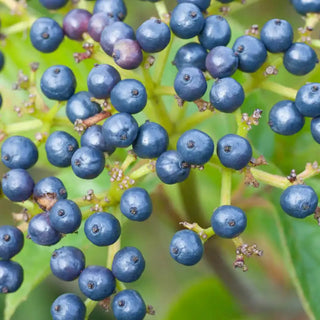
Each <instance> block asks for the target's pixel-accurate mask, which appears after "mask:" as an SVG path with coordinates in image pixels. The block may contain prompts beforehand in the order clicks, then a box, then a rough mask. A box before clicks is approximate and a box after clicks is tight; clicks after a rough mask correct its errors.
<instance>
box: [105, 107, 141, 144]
mask: <svg viewBox="0 0 320 320" xmlns="http://www.w3.org/2000/svg"><path fill="white" fill-rule="evenodd" d="M138 128H139V127H138V123H137V121H136V120H135V119H134V118H133V117H132V116H131V114H129V113H125V112H120V113H116V114H114V115H112V116H111V117H110V118H108V119H107V120H106V121H105V122H104V124H103V125H102V134H103V135H104V137H105V139H109V141H110V143H111V144H112V145H113V146H115V147H117V148H126V147H128V146H130V145H131V144H132V142H133V141H134V140H135V138H136V137H137V134H138Z"/></svg>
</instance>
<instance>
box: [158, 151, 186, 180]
mask: <svg viewBox="0 0 320 320" xmlns="http://www.w3.org/2000/svg"><path fill="white" fill-rule="evenodd" d="M156 172H157V176H158V177H159V179H160V180H161V181H162V182H164V183H166V184H174V183H177V182H182V181H184V180H186V179H187V178H188V176H189V173H190V165H189V164H188V163H187V162H186V161H185V160H184V159H183V158H182V156H181V154H180V153H178V152H177V151H174V150H169V151H166V152H164V153H162V154H161V156H160V157H159V158H158V159H157V162H156Z"/></svg>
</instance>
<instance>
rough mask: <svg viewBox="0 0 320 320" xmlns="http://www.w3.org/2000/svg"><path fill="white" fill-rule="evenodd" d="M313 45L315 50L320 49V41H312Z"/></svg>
mask: <svg viewBox="0 0 320 320" xmlns="http://www.w3.org/2000/svg"><path fill="white" fill-rule="evenodd" d="M311 45H312V46H313V47H315V48H320V40H319V39H312V41H311Z"/></svg>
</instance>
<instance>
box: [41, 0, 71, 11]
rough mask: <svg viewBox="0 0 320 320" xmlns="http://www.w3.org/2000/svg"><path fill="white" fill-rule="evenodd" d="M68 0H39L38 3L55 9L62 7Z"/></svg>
mask: <svg viewBox="0 0 320 320" xmlns="http://www.w3.org/2000/svg"><path fill="white" fill-rule="evenodd" d="M67 2H68V0H40V3H41V4H42V5H43V6H44V7H45V8H47V9H51V10H56V9H60V8H62V7H64V6H65V5H66V4H67Z"/></svg>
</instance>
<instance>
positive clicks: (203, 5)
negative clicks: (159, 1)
mask: <svg viewBox="0 0 320 320" xmlns="http://www.w3.org/2000/svg"><path fill="white" fill-rule="evenodd" d="M177 2H178V3H184V2H188V3H193V4H195V5H196V6H197V7H199V9H200V10H201V11H206V10H207V9H208V8H209V6H210V0H177Z"/></svg>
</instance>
